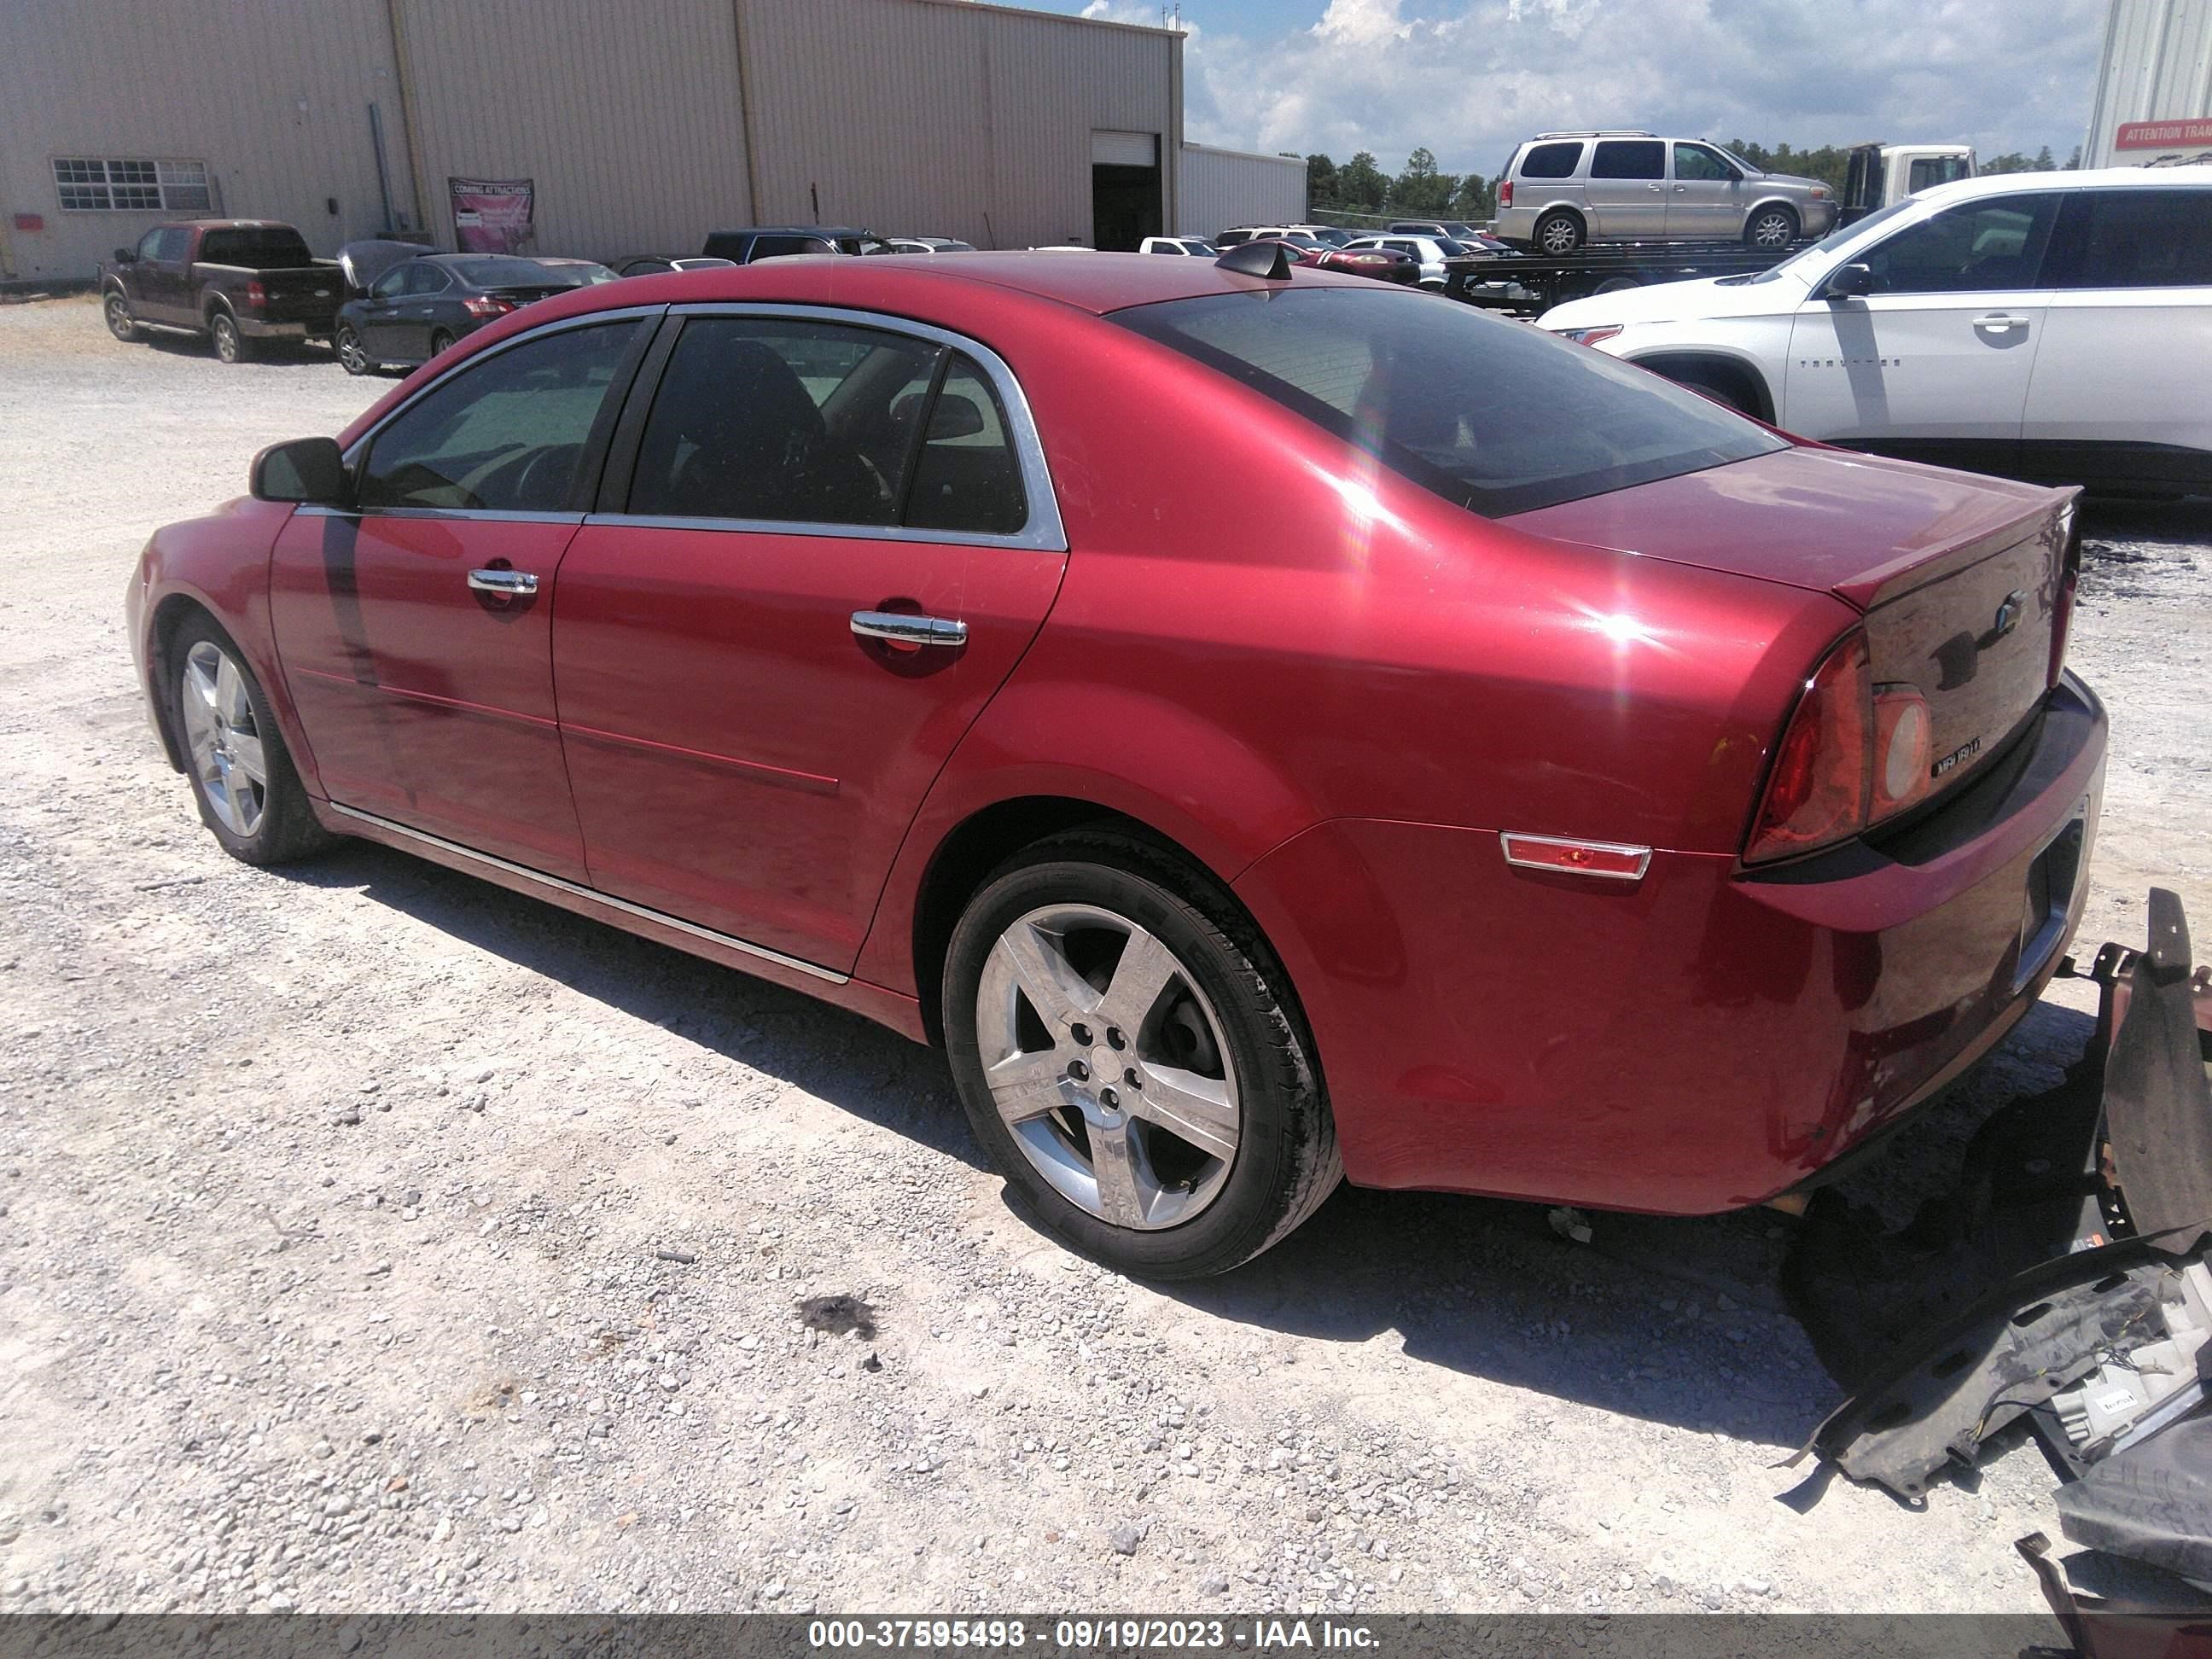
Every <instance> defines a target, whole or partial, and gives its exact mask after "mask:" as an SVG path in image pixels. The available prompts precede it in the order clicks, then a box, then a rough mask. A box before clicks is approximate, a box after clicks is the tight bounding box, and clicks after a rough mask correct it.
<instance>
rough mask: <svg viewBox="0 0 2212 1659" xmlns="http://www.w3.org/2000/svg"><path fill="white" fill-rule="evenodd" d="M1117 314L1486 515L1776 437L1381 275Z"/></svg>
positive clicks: (1601, 359)
mask: <svg viewBox="0 0 2212 1659" xmlns="http://www.w3.org/2000/svg"><path fill="white" fill-rule="evenodd" d="M1113 320H1114V321H1115V322H1116V323H1119V324H1120V325H1121V326H1123V327H1125V328H1127V329H1130V330H1133V331H1135V332H1137V333H1139V334H1141V335H1144V336H1145V337H1147V338H1149V339H1152V340H1157V341H1158V342H1159V343H1162V344H1164V345H1167V346H1170V347H1172V348H1173V349H1176V350H1177V351H1181V352H1182V353H1184V354H1185V355H1186V356H1190V357H1192V358H1194V359H1195V360H1197V361H1198V362H1201V363H1204V364H1206V366H1208V367H1209V368H1215V369H1218V370H1219V371H1220V372H1221V373H1222V374H1225V375H1227V376H1229V377H1230V378H1231V380H1237V381H1238V382H1239V383H1241V384H1243V385H1244V386H1249V387H1251V388H1252V389H1253V390H1255V391H1256V392H1261V393H1262V394H1263V395H1265V396H1267V397H1269V398H1273V399H1274V400H1275V401H1276V402H1278V403H1279V404H1283V405H1284V406H1285V408H1288V409H1291V410H1295V411H1296V412H1297V413H1298V414H1300V415H1302V416H1305V417H1306V418H1307V419H1308V420H1310V421H1312V422H1314V423H1315V424H1316V426H1319V427H1321V428H1323V429H1324V430H1326V431H1328V432H1331V433H1334V435H1337V436H1338V437H1340V438H1341V439H1342V440H1344V441H1345V442H1346V443H1347V444H1350V445H1352V446H1354V447H1358V448H1359V449H1362V450H1364V451H1365V452H1367V453H1369V454H1371V455H1373V456H1374V457H1375V458H1376V459H1377V460H1379V461H1381V462H1382V463H1383V465H1386V466H1389V467H1390V468H1391V469H1392V470H1393V471H1397V472H1400V473H1401V474H1403V475H1404V476H1405V477H1408V478H1410V479H1412V480H1413V482H1414V483H1418V484H1420V485H1422V486H1423V487H1424V488H1425V489H1431V490H1434V491H1435V492H1436V493H1437V495H1442V496H1443V497H1444V499H1445V500H1447V501H1453V502H1455V503H1457V504H1458V505H1460V506H1462V507H1468V508H1470V509H1472V510H1473V511H1474V512H1477V513H1483V514H1485V515H1486V516H1489V517H1493V518H1494V517H1502V516H1504V515H1505V514H1508V513H1527V512H1530V511H1533V510H1534V509H1535V508H1537V507H1550V506H1553V505H1555V504H1557V503H1558V502H1560V501H1577V500H1580V499H1581V498H1582V497H1583V496H1585V495H1601V494H1603V493H1604V492H1606V491H1607V490H1612V489H1626V488H1628V487H1629V486H1631V485H1633V484H1640V483H1650V482H1652V481H1653V480H1655V479H1659V478H1669V477H1675V476H1677V475H1679V474H1680V473H1684V472H1696V471H1702V470H1704V469H1705V468H1707V467H1712V466H1720V465H1725V464H1727V463H1729V462H1730V461H1739V460H1745V459H1749V458H1751V457H1752V456H1754V455H1765V454H1769V453H1772V452H1773V451H1775V450H1778V449H1781V448H1784V447H1786V446H1785V444H1784V441H1782V440H1781V439H1778V438H1777V437H1775V436H1774V435H1772V434H1771V433H1769V432H1768V431H1767V430H1766V429H1765V428H1763V427H1760V426H1758V425H1756V424H1754V423H1753V422H1750V421H1747V420H1745V419H1744V418H1743V417H1742V416H1739V415H1736V414H1735V413H1733V412H1732V411H1730V410H1724V409H1723V408H1721V407H1720V406H1719V405H1718V404H1715V403H1712V402H1711V401H1710V400H1709V399H1707V398H1703V397H1701V396H1699V394H1698V393H1696V392H1689V391H1686V390H1685V389H1683V388H1681V387H1680V386H1675V385H1674V384H1673V383H1672V382H1670V381H1668V380H1662V379H1660V378H1659V377H1658V376H1657V375H1656V374H1648V373H1646V372H1645V371H1644V370H1642V369H1638V368H1632V367H1631V366H1630V365H1628V364H1626V363H1624V362H1619V361H1618V360H1616V359H1614V358H1612V357H1608V356H1605V355H1604V354H1603V353H1602V352H1597V351H1592V350H1590V349H1588V348H1587V347H1583V346H1578V345H1574V344H1571V343H1569V342H1567V341H1565V340H1562V339H1559V338H1557V337H1554V336H1552V335H1549V334H1546V333H1544V332H1542V331H1541V330H1538V329H1534V328H1531V327H1529V326H1528V325H1527V324H1525V323H1518V322H1511V321H1508V320H1505V319H1500V318H1496V317H1491V316H1488V315H1486V314H1485V313H1482V312H1480V311H1478V310H1476V309H1475V308H1474V307H1468V306H1440V305H1437V303H1436V302H1435V301H1432V300H1431V299H1428V298H1425V297H1424V296H1421V295H1413V294H1409V293H1407V292H1405V291H1404V290H1402V289H1389V288H1385V287H1383V286H1382V285H1380V284H1377V285H1376V286H1375V287H1373V288H1372V289H1367V288H1364V287H1363V288H1361V289H1322V288H1315V289H1275V290H1271V291H1261V292H1245V293H1235V294H1212V295H1203V296H1200V297H1199V298H1195V299H1188V300H1170V301H1164V302H1163V303H1160V304H1157V305H1148V306H1137V307H1132V308H1130V309H1129V310H1127V311H1122V312H1117V313H1115V314H1114V317H1113Z"/></svg>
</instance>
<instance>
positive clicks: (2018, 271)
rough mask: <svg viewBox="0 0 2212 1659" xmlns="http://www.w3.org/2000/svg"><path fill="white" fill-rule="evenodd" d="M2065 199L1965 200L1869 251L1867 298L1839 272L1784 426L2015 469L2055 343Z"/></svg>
mask: <svg viewBox="0 0 2212 1659" xmlns="http://www.w3.org/2000/svg"><path fill="white" fill-rule="evenodd" d="M2058 197H2059V192H2057V191H2021V192H2019V193H2017V194H2014V195H2009V196H1996V197H1980V198H1978V199H1975V200H1972V201H1966V202H1960V203H1959V204H1956V205H1955V206H1953V207H1949V208H1946V209H1945V210H1942V212H1940V213H1937V214H1936V215H1935V216H1932V217H1928V218H1921V219H1917V220H1915V221H1914V222H1911V223H1910V224H1907V225H1905V226H1904V227H1902V228H1899V229H1898V230H1896V231H1893V233H1891V234H1889V235H1888V236H1887V237H1885V238H1883V239H1882V240H1881V241H1879V242H1877V243H1876V244H1875V246H1872V247H1871V248H1869V249H1866V250H1865V251H1863V252H1861V253H1860V254H1859V255H1858V257H1857V260H1856V261H1854V263H1857V264H1864V265H1865V266H1866V267H1867V268H1868V269H1869V271H1870V272H1871V273H1872V276H1873V290H1872V292H1870V293H1869V294H1867V295H1864V296H1852V297H1844V296H1838V295H1835V294H1834V293H1833V291H1832V288H1831V284H1832V283H1833V282H1834V281H1835V274H1834V273H1833V272H1831V273H1830V274H1829V276H1828V277H1827V278H1826V279H1825V280H1824V281H1823V282H1822V283H1820V285H1818V286H1817V287H1815V288H1814V290H1813V294H1812V296H1811V297H1810V298H1809V299H1808V300H1807V301H1805V303H1804V304H1803V306H1802V307H1800V308H1799V310H1798V312H1797V314H1796V317H1795V318H1794V319H1792V321H1791V325H1790V359H1789V365H1788V368H1787V370H1786V372H1785V375H1784V386H1783V398H1782V409H1781V424H1783V425H1784V426H1785V427H1787V428H1790V430H1791V431H1793V432H1796V433H1800V434H1802V435H1804V436H1805V437H1808V438H1820V439H1827V440H1832V441H1836V442H1840V443H1846V444H1852V445H1856V446H1858V447H1864V448H1869V449H1877V450H1880V451H1881V452H1882V453H1887V454H1894V455H1901V456H1905V457H1907V458H1908V459H1925V460H1932V461H1938V462H1944V463H1947V464H1952V465H1966V466H1979V467H1984V468H1986V469H1988V470H1990V471H2003V470H2005V469H2007V468H2009V467H2011V466H2013V465H2016V464H2017V461H2018V459H2019V444H2020V436H2021V420H2022V417H2023V415H2024V412H2025V410H2026V408H2027V389H2028V384H2029V380H2030V378H2031V376H2032V374H2033V370H2034V367H2035V358H2036V350H2037V348H2038V346H2039V343H2040V342H2041V339H2042V336H2043V325H2044V318H2045V311H2046V302H2047V299H2048V296H2047V295H2045V293H2044V292H2043V291H2042V290H2041V289H2040V287H2039V284H2040V283H2041V280H2042V277H2041V271H2042V264H2043V258H2044V252H2045V248H2046V247H2048V246H2049V245H2050V241H2051V227H2052V223H2053V222H2054V221H2055V219H2056V218H2057V210H2058Z"/></svg>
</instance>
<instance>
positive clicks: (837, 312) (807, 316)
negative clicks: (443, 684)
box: [586, 300, 1067, 553]
mask: <svg viewBox="0 0 2212 1659" xmlns="http://www.w3.org/2000/svg"><path fill="white" fill-rule="evenodd" d="M668 312H669V314H670V315H671V316H674V317H740V318H743V317H784V318H789V319H793V320H794V321H798V322H814V323H822V322H828V323H843V324H845V325H848V326H849V327H854V328H870V329H874V330H876V331H878V332H881V333H887V334H903V335H907V336H909V337H913V338H915V339H921V340H928V341H930V342H932V343H935V344H938V345H941V346H946V347H949V348H951V349H952V350H955V351H959V352H964V353H965V354H966V355H967V356H969V358H970V359H972V360H973V361H974V362H975V366H976V367H977V368H981V370H982V371H983V373H984V374H987V375H988V376H989V377H990V380H991V389H992V390H993V391H994V392H997V393H998V394H999V404H1000V407H1001V408H1002V409H1004V410H1006V428H1007V435H1008V436H1009V437H1011V438H1012V440H1013V444H1014V455H1015V458H1016V459H1017V460H1018V462H1019V463H1020V465H1021V469H1022V492H1023V494H1024V496H1025V497H1026V498H1027V500H1028V503H1029V521H1028V523H1026V524H1025V525H1024V526H1022V528H1021V529H1020V530H1018V531H1015V532H1012V533H1003V534H1002V533H994V532H986V531H980V530H934V529H915V528H909V527H908V526H905V525H896V524H888V525H876V524H822V523H817V522H816V521H814V520H805V519H687V518H679V517H672V516H662V515H659V514H641V513H593V514H592V515H591V517H590V518H589V519H588V520H586V522H587V523H590V524H593V525H603V524H604V525H628V526H635V527H637V528H639V529H646V530H721V531H732V532H738V533H741V534H746V535H762V536H825V537H828V536H834V537H839V538H843V539H846V540H848V541H882V542H916V543H926V544H939V545H942V544H951V545H954V546H959V547H1009V548H1020V549H1025V550H1030V551H1031V552H1038V553H1065V552H1066V551H1067V531H1066V526H1065V525H1064V524H1063V523H1062V521H1061V520H1060V497H1059V495H1058V494H1057V493H1056V492H1055V491H1054V489H1053V487H1052V470H1051V469H1050V468H1049V467H1048V465H1046V464H1045V457H1044V441H1043V440H1042V439H1041V438H1040V437H1039V436H1038V435H1037V428H1036V416H1034V415H1033V414H1031V413H1030V400H1029V398H1028V397H1027V395H1026V394H1024V392H1023V391H1022V383H1021V381H1020V380H1018V379H1017V378H1015V374H1014V371H1013V369H1012V368H1011V367H1009V366H1008V364H1007V362H1006V359H1005V358H1003V357H1001V356H999V354H998V353H997V352H995V351H994V350H992V349H991V348H990V347H988V346H987V345H985V344H984V343H982V342H981V340H977V339H974V338H971V337H969V336H968V335H965V334H956V333H954V332H953V331H951V329H945V328H939V327H937V326H936V325H934V324H931V323H918V322H915V320H914V319H912V318H908V317H899V316H895V315H893V314H891V313H888V312H881V311H855V310H854V309H852V308H851V307H845V306H805V305H769V304H749V303H747V302H745V301H741V300H696V301H691V302H690V303H688V304H684V305H678V306H671V307H668Z"/></svg>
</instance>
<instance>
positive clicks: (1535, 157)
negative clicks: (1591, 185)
mask: <svg viewBox="0 0 2212 1659" xmlns="http://www.w3.org/2000/svg"><path fill="white" fill-rule="evenodd" d="M1582 159H1583V147H1582V146H1581V145H1580V144H1539V145H1537V146H1536V147H1535V148H1534V149H1532V150H1530V151H1529V152H1528V154H1527V155H1524V156H1522V158H1521V176H1522V178H1523V179H1571V178H1573V177H1574V176H1575V164H1576V163H1577V162H1578V161H1581V160H1582Z"/></svg>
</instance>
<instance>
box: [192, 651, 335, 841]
mask: <svg viewBox="0 0 2212 1659" xmlns="http://www.w3.org/2000/svg"><path fill="white" fill-rule="evenodd" d="M167 659H168V663H169V672H170V679H169V696H170V713H171V714H173V716H174V717H175V720H176V731H177V735H178V738H179V740H180V741H181V743H182V745H183V747H184V750H185V774H186V775H187V776H189V777H190V778H191V784H192V799H193V800H194V801H195V802H196V803H197V805H198V807H199V809H200V821H201V822H202V823H205V824H206V825H207V827H208V828H209V829H210V830H211V831H213V832H214V835H215V838H216V841H218V842H221V843H222V849H223V851H225V852H226V853H228V854H230V855H231V856H232V857H233V858H235V859H241V860H244V861H245V862H246V863H248V864H283V863H285V862H286V861H288V860H292V859H296V858H301V857H304V856H305V855H307V854H309V853H313V852H317V851H319V850H320V849H321V848H324V847H325V846H326V845H328V844H329V842H331V839H332V837H331V835H330V833H329V832H328V831H327V830H325V829H324V828H323V827H322V826H321V825H320V824H319V823H316V821H315V814H314V809H313V808H312V807H311V806H309V805H307V791H306V790H305V789H304V788H302V787H301V784H300V775H299V773H298V772H297V771H296V770H295V769H294V767H293V765H292V757H291V756H290V754H289V753H288V752H287V751H286V750H285V747H284V738H283V734H282V733H281V732H279V731H278V730H277V726H276V716H275V715H274V714H270V710H269V699H268V698H267V697H266V696H263V695H262V690H261V687H260V684H258V682H257V681H256V680H255V679H254V678H253V672H252V670H251V669H249V668H247V667H246V660H245V658H244V656H243V655H242V654H241V653H240V651H239V649H238V647H237V646H236V645H235V644H234V643H233V642H232V641H231V639H230V636H229V635H227V634H225V633H224V632H223V631H222V629H220V628H217V627H216V624H215V622H214V620H213V619H212V618H211V617H207V616H204V615H201V616H197V617H193V618H192V619H191V621H189V622H187V623H185V625H184V626H183V627H182V628H180V629H178V630H177V635H176V637H175V639H173V641H171V642H170V645H169V650H168V658H167Z"/></svg>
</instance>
